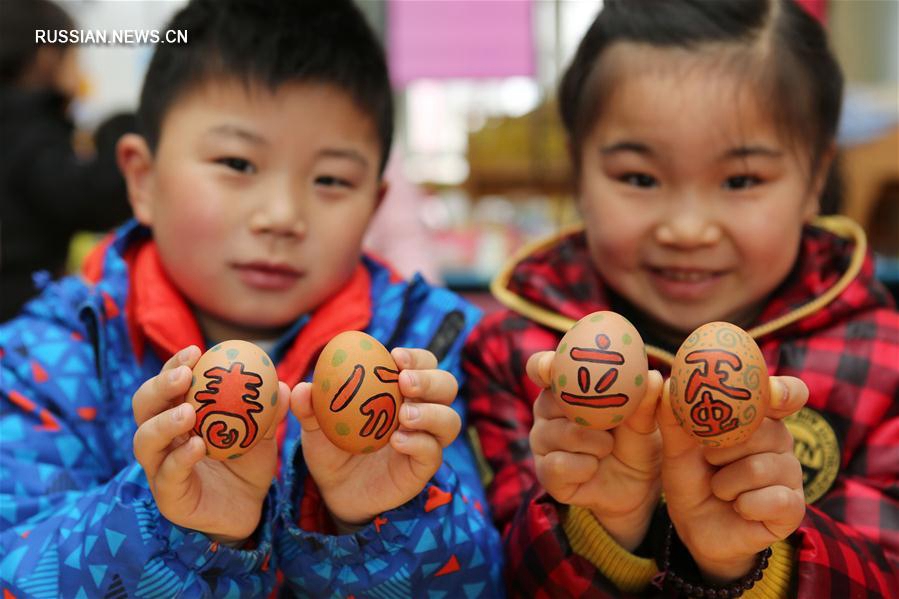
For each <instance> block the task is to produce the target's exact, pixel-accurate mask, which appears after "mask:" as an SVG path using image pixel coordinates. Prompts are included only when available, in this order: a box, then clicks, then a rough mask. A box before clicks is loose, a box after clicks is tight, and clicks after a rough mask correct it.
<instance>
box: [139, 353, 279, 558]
mask: <svg viewBox="0 0 899 599" xmlns="http://www.w3.org/2000/svg"><path fill="white" fill-rule="evenodd" d="M199 359H200V350H199V348H197V347H196V346H195V345H191V346H189V347H186V348H184V349H182V350H181V351H180V352H178V353H177V354H175V355H174V356H173V357H172V358H171V359H169V361H168V362H166V363H165V364H164V365H163V367H162V370H161V371H160V373H159V374H158V375H157V376H154V377H153V378H151V379H149V380H147V381H145V382H144V384H143V385H141V386H140V388H139V389H138V390H137V392H136V393H135V394H134V397H133V398H132V408H133V410H134V420H135V421H136V422H137V425H138V428H137V432H136V433H135V434H134V456H135V457H136V458H137V461H138V462H140V465H141V466H143V468H144V472H146V474H147V481H148V482H149V483H150V490H151V491H152V492H153V497H154V498H155V499H156V505H157V506H158V507H159V511H160V513H161V514H162V515H163V516H165V517H166V518H167V519H168V520H169V521H171V522H172V523H174V524H177V525H179V526H184V527H186V528H191V529H193V530H198V531H200V532H203V533H206V534H207V535H208V536H209V537H210V538H211V539H213V540H214V541H218V542H220V543H223V544H227V545H232V546H235V545H239V544H240V543H241V542H242V541H243V540H244V539H246V538H247V537H249V536H250V535H251V534H253V531H255V530H256V527H257V526H258V525H259V519H260V517H261V513H262V504H263V501H264V499H265V496H266V494H267V493H268V490H269V487H270V486H271V482H272V478H273V477H274V476H275V469H276V468H277V458H278V448H277V443H276V441H275V439H274V436H275V431H276V430H277V427H278V423H280V422H281V421H282V420H283V419H284V416H285V415H286V414H287V407H288V401H289V399H288V395H289V390H288V388H287V385H286V384H284V383H282V382H279V383H278V405H277V408H276V409H277V412H276V413H275V419H274V420H273V421H272V424H271V426H270V427H269V429H268V430H267V431H265V433H264V435H263V438H262V439H261V440H260V441H259V443H258V444H257V445H256V446H255V447H254V448H253V449H251V450H250V451H248V452H247V453H245V454H244V455H242V456H241V457H239V458H237V459H234V460H227V461H223V462H220V461H217V460H213V459H210V458H207V457H206V445H205V443H204V442H203V439H201V438H200V437H198V436H197V435H193V434H191V432H190V430H191V428H193V425H194V421H195V420H196V412H195V411H194V409H193V408H192V407H191V406H190V404H187V403H185V402H184V395H185V393H187V390H188V389H189V388H190V380H191V368H193V366H194V365H195V364H196V363H197V360H199Z"/></svg>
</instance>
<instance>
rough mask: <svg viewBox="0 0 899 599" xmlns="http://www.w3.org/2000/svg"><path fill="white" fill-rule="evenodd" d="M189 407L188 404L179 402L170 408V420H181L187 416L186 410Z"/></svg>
mask: <svg viewBox="0 0 899 599" xmlns="http://www.w3.org/2000/svg"><path fill="white" fill-rule="evenodd" d="M188 409H190V406H188V405H186V404H181V405H180V406H178V407H177V408H175V409H174V410H172V420H174V421H175V422H181V421H182V420H184V419H185V418H187V410H188Z"/></svg>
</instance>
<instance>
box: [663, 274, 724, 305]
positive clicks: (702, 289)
mask: <svg viewBox="0 0 899 599" xmlns="http://www.w3.org/2000/svg"><path fill="white" fill-rule="evenodd" d="M648 270H649V274H650V278H651V279H652V282H653V284H654V285H655V287H656V288H657V289H659V291H660V292H661V293H662V294H663V295H666V296H668V297H671V298H672V299H685V300H694V299H701V298H703V297H705V296H707V295H708V294H709V293H710V292H711V291H712V288H713V287H714V286H715V284H716V283H718V281H720V280H721V278H722V277H723V276H724V274H725V271H722V270H706V269H700V268H673V267H654V266H650V267H649V268H648Z"/></svg>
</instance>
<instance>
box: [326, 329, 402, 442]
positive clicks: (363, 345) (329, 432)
mask: <svg viewBox="0 0 899 599" xmlns="http://www.w3.org/2000/svg"><path fill="white" fill-rule="evenodd" d="M398 381H399V369H398V368H397V366H396V362H394V361H393V358H392V357H391V356H390V352H388V351H387V348H385V347H384V346H383V345H381V343H380V342H379V341H378V340H377V339H375V338H374V337H372V336H370V335H366V334H365V333H362V332H360V331H346V332H343V333H340V334H339V335H337V336H336V337H334V338H333V339H331V341H329V342H328V344H327V345H326V346H325V347H324V349H323V350H322V353H321V354H320V355H319V357H318V361H317V362H316V364H315V373H314V374H313V377H312V409H313V411H314V412H315V417H316V418H317V419H318V423H319V425H320V426H321V428H322V432H324V433H325V436H327V437H328V439H330V441H331V442H332V443H333V444H334V445H336V446H337V447H340V448H341V449H343V450H344V451H348V452H350V453H370V452H372V451H376V450H378V449H380V448H381V447H383V446H384V445H386V444H387V441H389V440H390V435H391V433H392V432H393V431H395V430H396V429H397V427H398V426H399V409H400V405H401V403H402V398H401V396H400V387H399V382H398Z"/></svg>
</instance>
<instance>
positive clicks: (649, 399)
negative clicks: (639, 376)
mask: <svg viewBox="0 0 899 599" xmlns="http://www.w3.org/2000/svg"><path fill="white" fill-rule="evenodd" d="M663 384H664V383H663V381H662V374H661V373H660V372H659V371H658V370H650V371H649V374H648V375H647V380H646V392H645V393H644V394H643V397H642V398H639V401H640V405H639V406H638V407H637V409H636V410H635V411H634V413H633V414H631V415H630V416H629V417H628V419H627V420H625V424H626V425H627V426H629V427H630V428H631V429H633V430H635V431H637V432H638V433H640V434H644V435H646V434H649V433H652V432H655V430H656V429H658V423H657V422H656V408H657V407H658V405H659V395H660V394H661V392H662V385H663Z"/></svg>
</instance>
